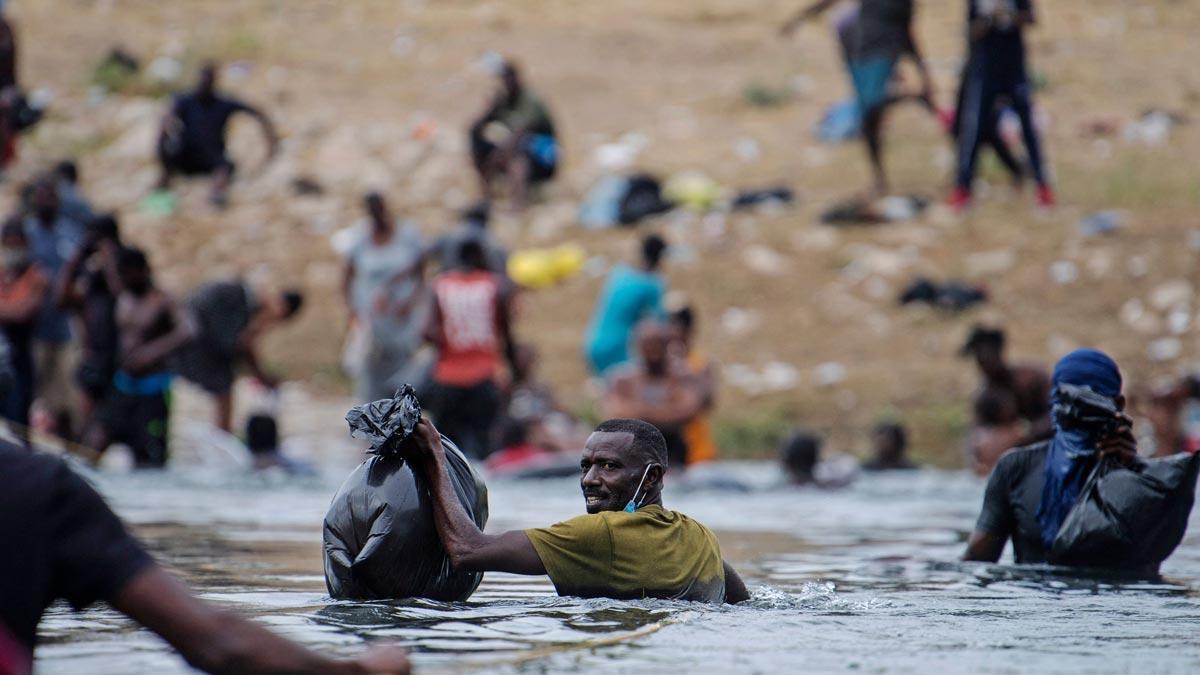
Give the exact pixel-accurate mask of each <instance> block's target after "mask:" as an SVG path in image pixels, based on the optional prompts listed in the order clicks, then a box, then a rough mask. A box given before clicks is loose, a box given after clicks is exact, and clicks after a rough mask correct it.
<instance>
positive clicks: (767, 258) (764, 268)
mask: <svg viewBox="0 0 1200 675" xmlns="http://www.w3.org/2000/svg"><path fill="white" fill-rule="evenodd" d="M742 262H743V263H744V264H745V265H746V267H748V268H750V270H751V271H753V272H757V273H759V274H764V275H767V276H779V275H780V274H783V273H784V271H786V270H787V265H788V261H787V258H785V257H783V256H782V255H780V254H779V253H778V252H777V251H775V249H772V248H768V247H766V246H763V245H761V244H754V245H751V246H747V247H746V248H744V249H742Z"/></svg>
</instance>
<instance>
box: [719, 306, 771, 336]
mask: <svg viewBox="0 0 1200 675" xmlns="http://www.w3.org/2000/svg"><path fill="white" fill-rule="evenodd" d="M761 323H762V314H761V313H759V311H758V310H755V309H742V308H741V307H730V308H728V309H726V310H725V311H724V312H721V318H720V324H721V330H723V331H724V332H725V334H726V335H728V336H729V337H742V336H743V335H746V334H748V333H751V332H753V331H754V330H755V329H756V328H758V326H759V325H760V324H761Z"/></svg>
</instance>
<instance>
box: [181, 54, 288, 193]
mask: <svg viewBox="0 0 1200 675" xmlns="http://www.w3.org/2000/svg"><path fill="white" fill-rule="evenodd" d="M237 113H246V114H248V115H250V116H251V117H253V118H254V119H256V120H258V122H259V124H260V125H261V126H262V130H263V134H264V135H265V136H266V139H267V145H268V156H269V157H273V156H274V155H275V153H276V151H277V150H278V148H279V137H278V136H277V135H276V134H275V127H274V125H273V124H272V123H271V119H270V118H269V117H267V116H266V114H264V113H263V112H262V111H260V110H259V109H257V108H255V107H253V106H250V105H247V104H246V103H243V102H242V101H239V100H238V99H236V98H232V97H228V96H224V95H222V94H219V93H218V92H217V66H216V64H214V63H206V64H204V66H203V67H202V68H201V69H200V79H199V82H198V83H197V84H196V89H195V90H193V91H192V92H191V93H188V94H182V95H179V96H176V97H175V100H174V101H173V102H172V104H171V111H170V112H169V113H167V115H166V116H165V117H164V118H163V123H162V131H161V133H160V134H159V137H158V161H159V165H160V167H161V175H160V177H159V181H158V189H160V190H166V189H168V188H169V187H170V186H171V179H172V178H174V177H175V175H176V174H184V175H211V176H212V177H213V185H212V192H211V194H210V200H211V201H212V203H213V204H216V205H218V206H224V205H225V203H226V199H227V192H228V190H229V183H230V181H231V180H232V179H233V173H234V169H235V166H234V163H233V161H232V160H230V159H229V157H228V156H227V155H226V153H225V136H226V131H227V128H228V126H229V120H230V118H232V117H233V116H234V115H235V114H237Z"/></svg>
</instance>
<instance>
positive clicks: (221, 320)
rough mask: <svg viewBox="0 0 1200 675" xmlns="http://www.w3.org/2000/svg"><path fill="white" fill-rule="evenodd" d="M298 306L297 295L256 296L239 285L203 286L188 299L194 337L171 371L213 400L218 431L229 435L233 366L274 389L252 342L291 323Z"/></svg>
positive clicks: (301, 300)
mask: <svg viewBox="0 0 1200 675" xmlns="http://www.w3.org/2000/svg"><path fill="white" fill-rule="evenodd" d="M303 306H304V296H303V295H302V294H301V293H300V291H297V290H294V289H289V290H284V291H278V292H274V293H259V292H258V291H256V290H255V289H253V288H251V287H250V286H249V284H247V283H245V282H243V281H240V280H233V281H213V282H210V283H207V284H204V285H203V286H201V287H200V288H198V289H197V290H196V291H195V292H193V293H192V295H191V297H189V298H188V300H187V308H188V313H189V315H190V316H191V317H192V320H193V322H194V323H195V325H196V335H195V337H194V338H193V339H192V340H189V341H188V342H187V344H185V345H184V346H183V348H182V349H181V350H180V351H179V354H178V358H177V359H176V362H175V369H176V370H177V371H178V372H179V374H180V375H182V376H183V377H184V378H186V379H187V380H189V381H191V382H194V383H196V384H197V385H199V386H200V388H201V389H204V390H205V391H207V392H208V393H209V394H211V395H212V396H213V397H214V398H215V400H216V406H215V420H214V424H215V425H216V427H217V428H218V429H221V430H222V431H232V430H233V383H234V379H235V375H236V372H235V371H236V369H237V367H238V366H239V365H245V366H246V369H247V370H248V371H250V375H251V376H252V377H254V378H255V379H257V380H258V381H259V382H261V383H262V384H263V385H264V386H266V387H268V388H270V389H274V388H275V387H276V386H277V385H278V383H279V380H278V378H276V377H275V376H274V375H272V374H270V373H268V372H267V371H266V370H265V369H264V368H263V367H262V365H261V364H260V362H259V358H258V342H259V340H260V339H261V338H262V336H263V335H264V334H266V333H267V332H269V331H271V330H272V329H274V328H277V327H279V326H281V325H283V324H284V323H287V322H289V321H291V320H292V319H294V318H296V315H297V314H298V313H299V312H300V308H301V307H303Z"/></svg>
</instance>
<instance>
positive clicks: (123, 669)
mask: <svg viewBox="0 0 1200 675" xmlns="http://www.w3.org/2000/svg"><path fill="white" fill-rule="evenodd" d="M726 468H727V469H728V472H729V473H730V474H732V475H738V476H741V477H742V478H743V479H744V480H746V481H748V482H750V483H752V484H757V485H762V486H764V489H763V490H761V491H755V492H752V493H748V494H739V493H730V492H720V491H713V490H697V491H690V490H682V489H678V488H676V489H674V490H670V489H669V490H668V493H667V496H666V502H667V505H668V507H669V508H673V509H676V510H679V511H682V512H685V513H687V514H689V515H691V516H692V517H694V518H697V519H699V520H700V521H702V522H704V523H706V524H707V525H708V526H709V527H711V528H712V529H713V530H715V531H716V532H717V533H718V535H719V537H720V540H721V546H722V549H723V552H724V555H725V557H726V558H727V559H729V560H730V561H731V562H732V563H733V564H734V565H735V566H736V567H737V568H738V569H739V570H741V572H742V575H743V576H744V577H745V578H746V580H747V581H748V583H749V584H750V586H751V588H752V591H753V595H754V598H753V600H752V601H751V602H748V603H746V604H744V605H741V606H737V607H728V606H726V607H713V606H706V605H698V604H692V603H684V602H664V601H640V602H617V601H610V600H580V599H577V598H559V597H557V596H556V595H555V594H554V590H553V588H552V587H551V585H550V583H549V581H548V579H546V578H545V577H518V576H514V575H507V574H488V575H487V576H486V577H485V578H484V581H483V585H482V586H481V587H480V589H479V590H478V592H476V593H475V595H474V597H472V598H471V600H470V601H469V602H463V603H449V604H446V603H438V602H430V601H423V600H411V601H403V602H373V603H362V602H340V601H332V600H330V598H329V597H328V596H327V595H326V592H325V585H324V580H323V577H322V573H321V554H320V525H321V519H322V517H323V515H324V513H325V509H326V507H327V506H328V503H329V500H330V498H331V496H332V495H333V493H334V491H335V490H336V488H337V486H338V484H339V483H340V481H341V479H342V477H343V476H344V475H345V474H346V473H347V472H348V469H349V467H348V466H346V465H345V464H342V465H337V466H333V467H325V469H324V470H323V472H322V477H321V478H315V479H307V480H296V479H289V478H285V477H282V476H277V475H265V476H262V475H259V476H255V475H245V474H242V473H240V472H237V471H235V470H233V469H230V468H220V467H217V468H214V467H211V466H210V467H205V468H196V467H192V468H191V469H187V468H183V469H174V470H171V471H168V472H166V473H144V474H122V473H111V472H106V473H100V474H94V475H93V474H89V476H91V477H92V478H93V479H94V481H95V483H96V484H97V486H98V487H99V488H100V489H101V490H102V492H103V493H104V494H105V495H106V496H107V497H108V498H109V500H110V501H111V502H112V503H113V505H114V506H115V508H116V509H117V511H118V512H119V513H120V514H121V515H122V516H123V517H124V518H126V519H127V520H128V521H129V522H131V523H132V524H133V526H134V528H135V530H136V531H137V533H138V534H139V536H141V537H142V538H143V539H144V540H145V541H146V543H147V544H148V545H149V547H150V548H151V549H152V550H153V551H154V553H155V555H156V556H157V557H158V559H159V560H160V561H162V562H164V563H167V564H169V565H170V566H171V567H173V568H174V569H175V570H176V571H178V572H179V573H180V574H181V575H183V576H184V577H185V578H186V580H187V581H188V583H189V584H191V585H192V586H193V587H194V588H196V589H197V591H198V592H199V593H200V594H202V595H203V597H205V598H207V599H208V600H211V601H214V602H217V603H220V604H221V605H224V606H226V607H230V608H234V609H236V610H237V611H239V612H242V613H244V614H246V615H249V616H251V617H254V618H255V619H257V620H258V621H260V622H262V623H264V624H266V625H268V626H270V627H271V628H272V629H273V630H275V631H278V632H279V633H282V634H284V635H286V636H288V637H289V638H291V639H293V640H296V641H299V642H302V643H304V644H306V645H309V646H311V647H313V648H316V649H320V650H324V651H327V652H332V653H353V652H354V651H356V650H358V649H360V648H362V646H363V645H364V644H365V643H367V642H369V641H375V640H386V641H391V642H396V643H401V644H404V645H407V646H408V648H409V649H410V650H411V651H412V652H413V655H414V662H415V663H416V665H417V668H418V670H420V671H421V672H445V671H470V670H490V671H495V670H499V671H535V672H543V671H549V672H603V671H609V672H617V671H619V672H783V671H787V672H795V671H818V672H820V671H846V670H856V671H863V672H880V671H889V672H930V671H952V672H1013V673H1016V672H1032V671H1037V672H1064V673H1066V672H1079V673H1084V672H1097V671H1105V672H1138V673H1147V672H1180V673H1183V672H1191V673H1195V672H1200V520H1197V518H1196V517H1195V514H1193V519H1192V520H1193V527H1192V532H1191V533H1190V534H1189V536H1188V537H1187V539H1186V540H1185V542H1184V543H1183V545H1182V546H1181V547H1180V549H1179V550H1178V551H1177V552H1176V553H1175V555H1174V557H1172V558H1171V559H1170V560H1169V561H1167V563H1166V564H1165V565H1164V566H1163V570H1162V572H1163V577H1162V578H1161V579H1156V580H1116V579H1111V578H1109V579H1106V578H1099V577H1081V576H1071V575H1067V574H1063V573H1055V572H1054V571H1052V570H1044V569H1042V570H1033V569H1027V568H1016V567H1013V566H1011V565H1006V564H1002V565H979V564H962V563H958V562H956V558H957V557H958V556H959V555H960V554H961V551H962V548H963V542H964V540H965V537H966V535H967V532H968V530H969V529H970V527H971V525H972V523H973V522H974V517H975V515H976V513H977V510H978V507H979V501H980V497H981V494H982V489H983V484H982V482H981V481H979V480H977V479H975V478H972V477H970V476H967V475H965V474H961V473H953V472H941V471H921V472H915V473H909V474H893V475H884V476H871V475H867V476H863V477H861V478H860V480H859V481H858V482H857V483H856V484H855V485H854V486H852V487H850V488H848V489H845V490H841V491H822V490H815V489H810V490H795V489H790V490H789V489H780V488H769V487H767V486H769V485H770V484H772V483H773V481H774V479H775V476H774V474H773V470H772V468H771V467H767V466H758V465H744V464H741V465H729V466H728V467H726ZM490 489H491V514H492V520H491V522H490V523H489V526H488V529H489V530H490V531H501V530H506V529H512V528H523V527H531V526H541V525H545V524H548V523H551V522H555V521H557V520H561V519H565V518H568V517H571V516H573V515H577V514H579V513H581V512H582V510H583V504H582V499H581V498H580V496H579V489H578V483H577V482H576V481H574V480H568V479H563V480H551V481H540V482H500V481H491V483H490ZM1006 558H1007V554H1006ZM41 640H42V643H41V646H40V648H39V651H38V672H39V673H67V674H75V673H78V674H88V675H94V674H98V673H175V672H188V668H187V666H186V664H184V663H183V661H182V660H181V659H180V658H179V657H178V656H176V655H175V654H174V653H173V652H172V651H171V650H170V649H169V648H168V647H167V645H166V644H165V643H164V642H162V641H161V640H160V639H158V638H157V637H156V636H154V635H153V634H151V633H149V632H147V631H145V630H142V629H138V628H136V627H135V626H134V625H133V624H132V623H131V622H130V621H128V620H126V619H124V618H123V617H122V616H120V615H119V614H117V613H115V612H113V611H112V610H110V609H108V608H107V607H105V606H103V605H101V606H97V607H94V608H92V609H89V610H87V611H85V612H82V613H75V612H72V611H71V610H70V609H69V608H68V607H66V606H56V607H55V608H53V609H52V610H51V612H50V613H49V615H48V617H47V619H46V620H45V621H44V622H43V625H42V631H41Z"/></svg>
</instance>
